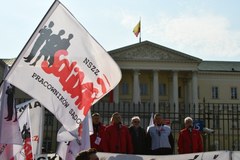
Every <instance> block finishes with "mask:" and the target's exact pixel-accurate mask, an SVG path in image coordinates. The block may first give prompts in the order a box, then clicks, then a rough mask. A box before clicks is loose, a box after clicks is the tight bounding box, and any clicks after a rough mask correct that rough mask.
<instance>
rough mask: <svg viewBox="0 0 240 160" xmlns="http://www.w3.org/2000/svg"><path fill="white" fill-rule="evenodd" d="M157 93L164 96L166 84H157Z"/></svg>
mask: <svg viewBox="0 0 240 160" xmlns="http://www.w3.org/2000/svg"><path fill="white" fill-rule="evenodd" d="M159 95H160V96H166V95H167V93H166V84H164V83H160V84H159Z"/></svg>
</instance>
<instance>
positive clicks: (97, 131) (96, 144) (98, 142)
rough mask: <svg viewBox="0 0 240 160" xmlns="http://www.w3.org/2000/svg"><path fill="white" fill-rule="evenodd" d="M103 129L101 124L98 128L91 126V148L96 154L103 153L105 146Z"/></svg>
mask: <svg viewBox="0 0 240 160" xmlns="http://www.w3.org/2000/svg"><path fill="white" fill-rule="evenodd" d="M105 128H106V126H104V125H102V124H101V123H100V124H99V125H98V126H94V125H93V130H94V133H93V134H92V135H91V136H90V142H91V148H95V149H96V150H97V151H98V152H103V148H104V146H105V144H104V143H105Z"/></svg>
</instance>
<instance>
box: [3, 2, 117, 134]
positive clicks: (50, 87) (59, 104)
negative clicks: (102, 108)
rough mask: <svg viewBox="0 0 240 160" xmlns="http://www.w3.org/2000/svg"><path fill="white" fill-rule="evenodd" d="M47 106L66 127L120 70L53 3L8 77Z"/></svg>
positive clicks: (112, 82)
mask: <svg viewBox="0 0 240 160" xmlns="http://www.w3.org/2000/svg"><path fill="white" fill-rule="evenodd" d="M5 79H6V80H7V81H8V82H9V83H11V84H13V85H15V86H16V87H17V88H19V89H21V90H22V91H24V92H26V93H27V94H29V95H31V96H32V97H33V98H35V99H37V100H38V101H39V102H40V103H41V104H43V105H44V106H45V107H46V108H47V109H48V110H49V111H51V112H52V113H53V114H54V115H55V117H56V118H57V119H58V120H59V121H60V122H61V123H62V124H63V126H64V128H65V129H67V130H68V131H73V130H75V129H77V128H78V126H79V124H80V123H81V122H82V120H83V119H84V117H85V116H86V115H87V113H88V111H89V109H90V107H91V106H92V105H93V104H94V103H96V102H97V101H98V100H99V99H101V98H102V97H103V96H104V95H106V94H107V93H108V92H110V91H111V90H112V89H113V88H114V87H115V86H116V85H117V84H118V83H119V81H120V79H121V71H120V69H119V67H118V65H117V64H116V63H115V61H114V60H113V59H112V58H111V56H110V55H109V54H108V53H107V52H106V51H105V50H104V49H103V48H102V46H101V45H99V44H98V43H97V42H96V41H95V39H94V38H93V37H92V36H91V35H90V34H89V33H88V32H87V31H86V29H85V28H84V27H83V26H82V25H81V24H80V23H79V22H78V21H77V20H76V19H75V18H74V16H73V15H72V14H71V13H70V12H69V11H68V10H67V9H66V8H65V7H64V6H63V5H62V4H61V3H60V2H59V1H57V0H56V1H55V2H54V3H53V5H52V6H51V8H50V9H49V11H48V13H47V14H46V15H45V17H44V18H43V20H42V21H41V23H40V24H39V26H38V27H37V29H36V31H35V32H34V33H33V35H32V37H31V38H30V39H29V41H28V43H27V44H26V45H25V47H24V48H23V50H22V51H21V53H20V55H19V56H18V58H17V60H16V61H15V63H14V64H13V66H12V68H11V70H10V72H9V73H8V75H7V77H6V78H5Z"/></svg>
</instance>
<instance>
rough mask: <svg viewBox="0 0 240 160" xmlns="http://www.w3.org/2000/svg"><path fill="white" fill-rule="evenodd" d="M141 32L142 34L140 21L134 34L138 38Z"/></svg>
mask: <svg viewBox="0 0 240 160" xmlns="http://www.w3.org/2000/svg"><path fill="white" fill-rule="evenodd" d="M140 32H141V21H139V22H138V24H137V25H136V26H135V27H134V29H133V33H134V34H135V36H136V37H138V35H139V33H140Z"/></svg>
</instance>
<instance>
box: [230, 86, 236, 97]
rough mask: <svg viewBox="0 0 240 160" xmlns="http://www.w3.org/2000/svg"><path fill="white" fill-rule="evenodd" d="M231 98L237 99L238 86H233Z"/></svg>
mask: <svg viewBox="0 0 240 160" xmlns="http://www.w3.org/2000/svg"><path fill="white" fill-rule="evenodd" d="M231 99H237V88H236V87H232V88H231Z"/></svg>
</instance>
